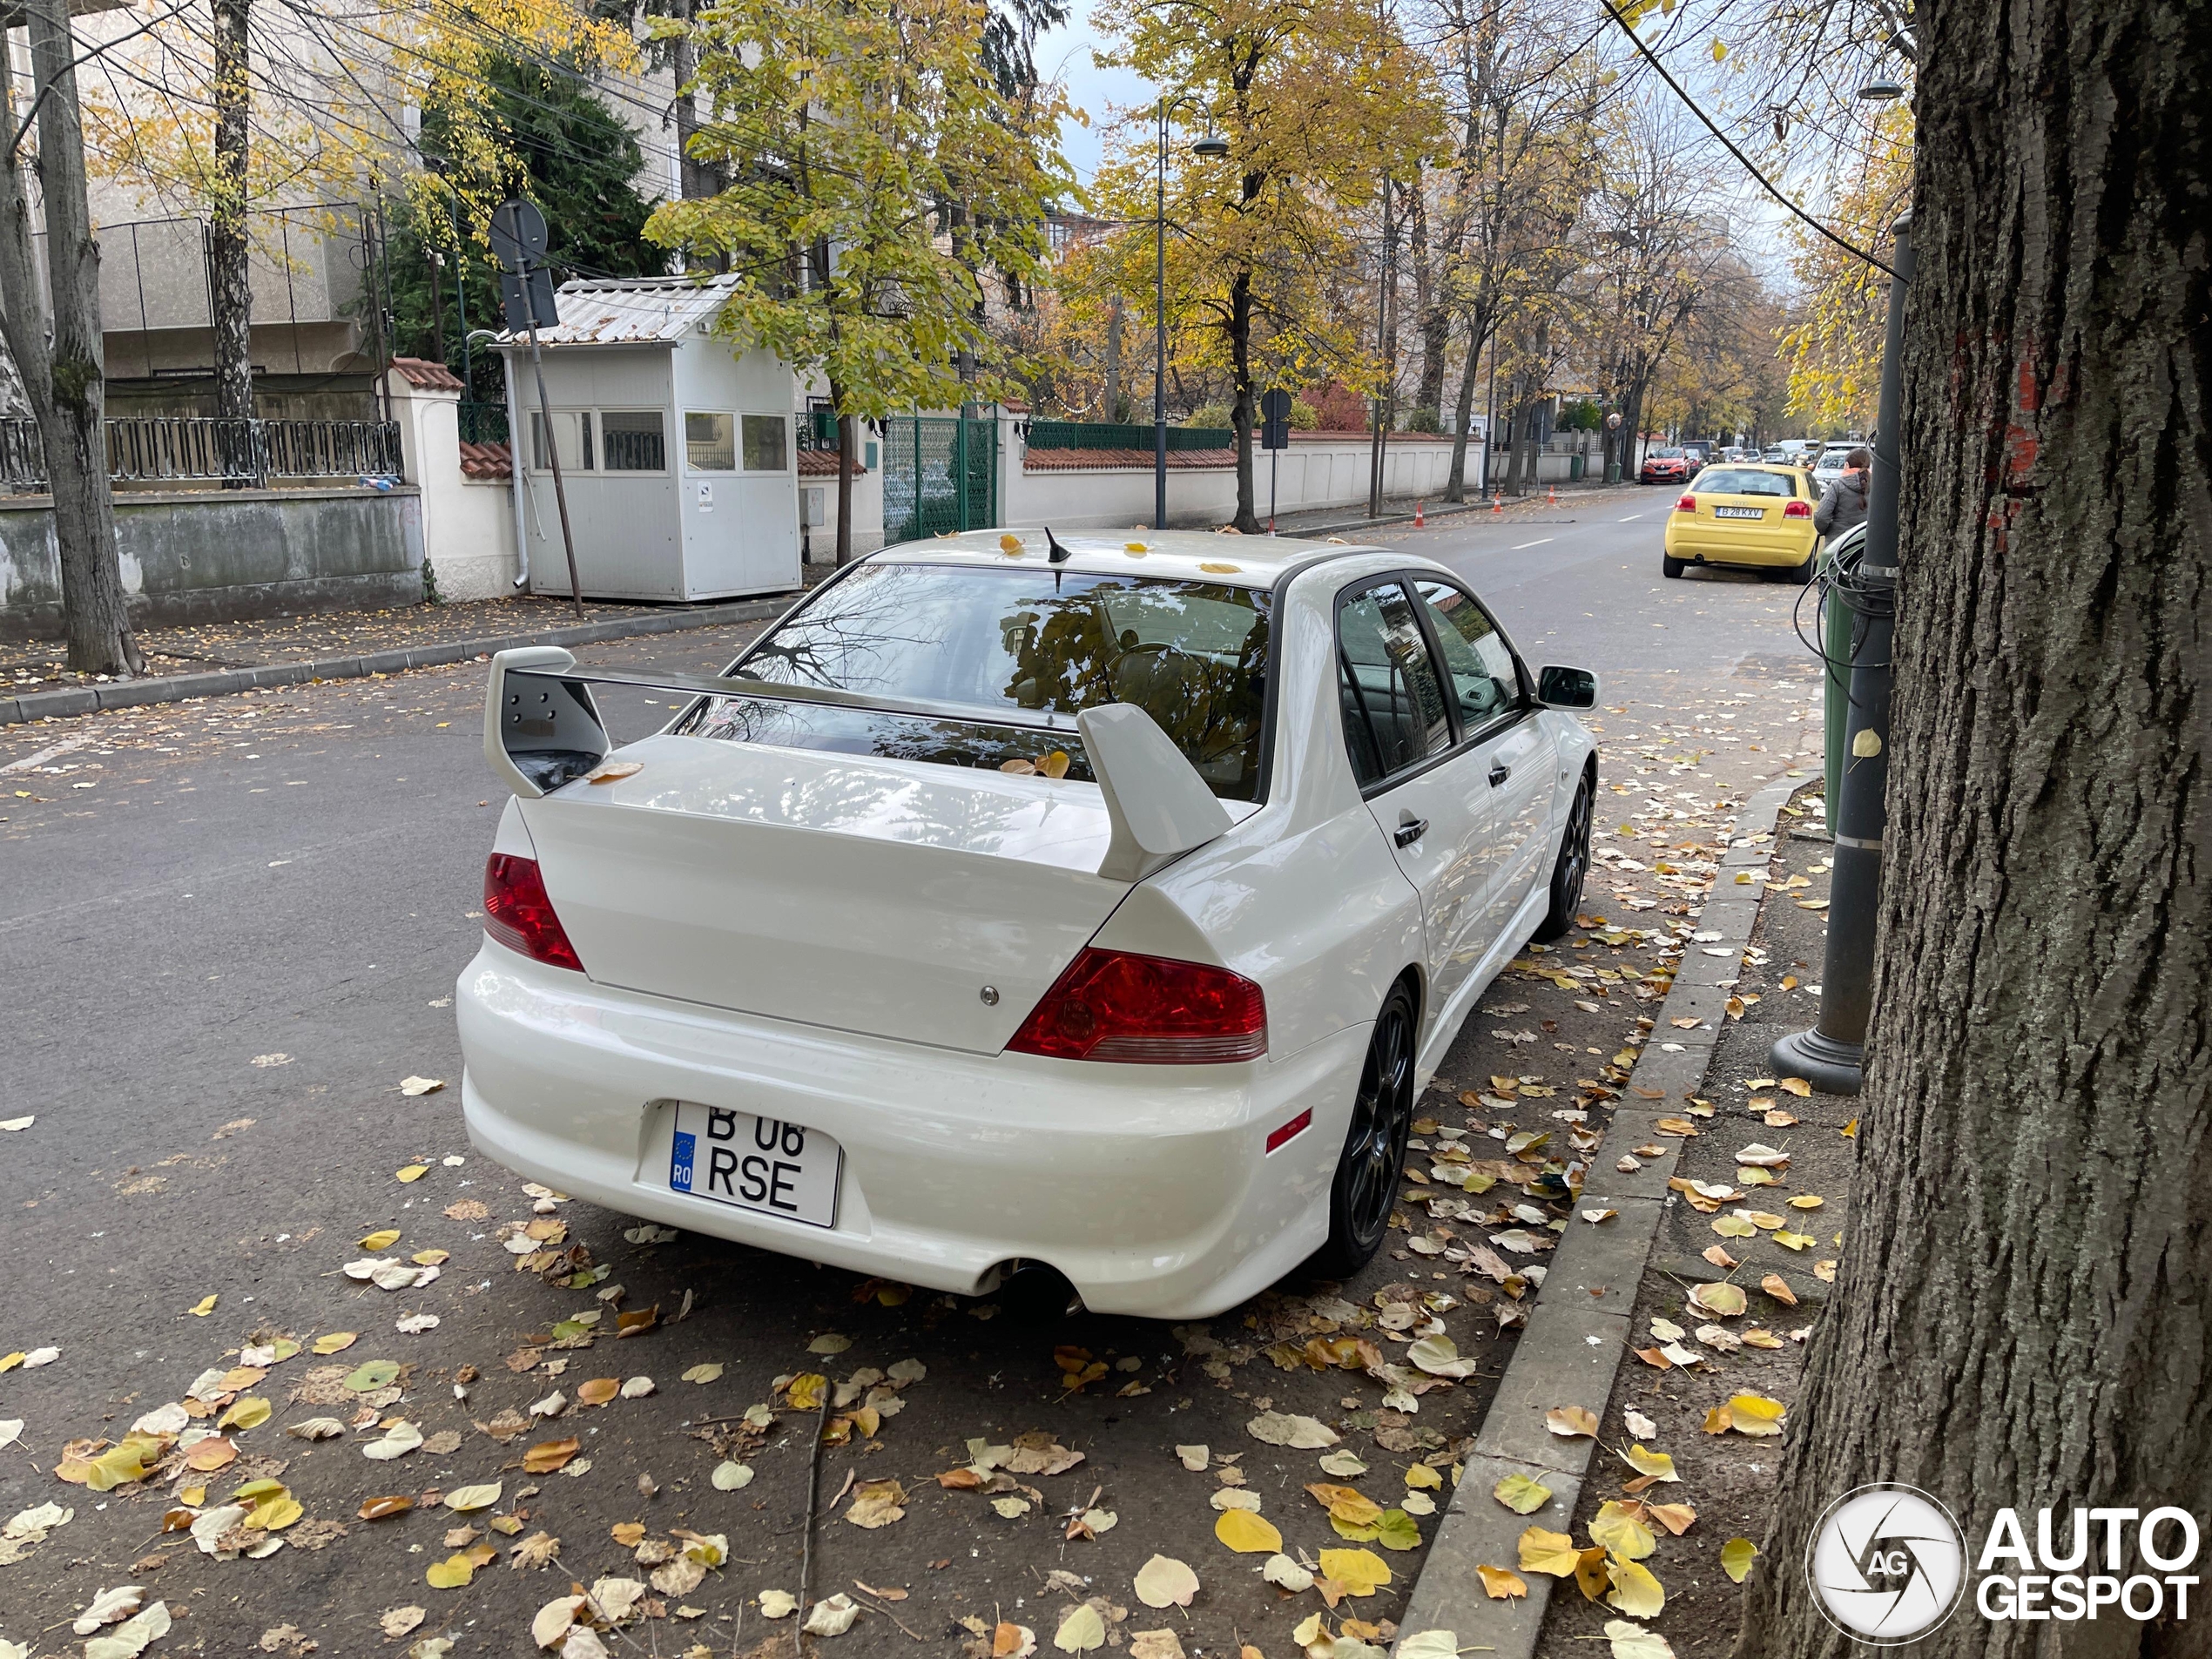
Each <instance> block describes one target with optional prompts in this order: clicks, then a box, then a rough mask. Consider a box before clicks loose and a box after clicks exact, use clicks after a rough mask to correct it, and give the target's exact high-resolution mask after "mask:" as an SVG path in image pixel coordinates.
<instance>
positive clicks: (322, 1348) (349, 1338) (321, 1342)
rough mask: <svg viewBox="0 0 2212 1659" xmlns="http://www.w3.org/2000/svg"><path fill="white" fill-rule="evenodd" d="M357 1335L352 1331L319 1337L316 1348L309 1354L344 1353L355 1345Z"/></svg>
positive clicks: (312, 1348)
mask: <svg viewBox="0 0 2212 1659" xmlns="http://www.w3.org/2000/svg"><path fill="white" fill-rule="evenodd" d="M357 1334H358V1333H357V1332H352V1331H333V1332H329V1333H328V1334H327V1335H325V1336H320V1337H317V1338H316V1339H315V1340H314V1346H313V1347H311V1348H310V1349H309V1350H308V1352H311V1353H320V1354H332V1353H342V1352H344V1351H345V1350H347V1348H350V1347H352V1346H353V1345H354V1339H355V1337H356V1336H357Z"/></svg>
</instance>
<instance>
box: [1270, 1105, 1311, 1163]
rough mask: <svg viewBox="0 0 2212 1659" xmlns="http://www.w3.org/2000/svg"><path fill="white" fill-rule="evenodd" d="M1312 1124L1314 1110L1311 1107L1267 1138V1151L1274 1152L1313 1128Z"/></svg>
mask: <svg viewBox="0 0 2212 1659" xmlns="http://www.w3.org/2000/svg"><path fill="white" fill-rule="evenodd" d="M1312 1123H1313V1110H1312V1108H1311V1107H1308V1108H1307V1109H1305V1111H1302V1112H1300V1113H1299V1114H1298V1116H1296V1117H1293V1118H1292V1119H1291V1121H1290V1122H1289V1123H1285V1124H1284V1125H1283V1127H1282V1128H1280V1129H1278V1130H1276V1131H1275V1132H1274V1133H1273V1134H1271V1135H1270V1136H1268V1137H1267V1150H1269V1151H1271V1152H1272V1151H1273V1150H1275V1149H1276V1148H1277V1147H1278V1146H1281V1145H1283V1144H1284V1143H1285V1142H1288V1141H1290V1140H1292V1139H1294V1138H1295V1137H1296V1136H1299V1135H1302V1134H1304V1133H1305V1131H1306V1130H1308V1129H1309V1128H1311V1127H1312Z"/></svg>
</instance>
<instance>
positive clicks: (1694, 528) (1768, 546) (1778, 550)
mask: <svg viewBox="0 0 2212 1659" xmlns="http://www.w3.org/2000/svg"><path fill="white" fill-rule="evenodd" d="M1688 519H1689V514H1687V513H1684V514H1683V520H1684V521H1687V520H1688ZM1817 539H1818V538H1817V536H1815V534H1814V532H1813V529H1812V526H1811V523H1810V522H1809V521H1808V522H1807V523H1805V529H1804V534H1803V535H1802V536H1791V537H1790V538H1789V539H1787V540H1784V539H1782V538H1781V537H1779V536H1777V535H1776V534H1775V533H1774V532H1773V531H1771V530H1769V531H1765V532H1764V533H1759V532H1754V533H1752V534H1748V535H1747V534H1745V533H1743V532H1742V531H1730V530H1723V529H1714V528H1713V527H1712V526H1710V525H1708V524H1691V523H1687V522H1684V523H1675V522H1672V521H1670V522H1669V523H1668V525H1667V535H1666V550H1667V556H1668V557H1669V558H1676V559H1686V560H1689V562H1691V563H1697V564H1738V565H1744V566H1747V567H1752V568H1757V569H1771V568H1773V567H1774V566H1777V565H1783V566H1787V567H1789V568H1791V569H1793V570H1794V569H1795V568H1796V567H1797V566H1798V565H1800V564H1803V563H1804V562H1805V561H1806V560H1807V559H1809V558H1811V556H1812V550H1813V543H1815V542H1816V541H1817Z"/></svg>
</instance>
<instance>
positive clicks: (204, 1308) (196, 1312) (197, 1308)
mask: <svg viewBox="0 0 2212 1659" xmlns="http://www.w3.org/2000/svg"><path fill="white" fill-rule="evenodd" d="M214 1311H215V1298H214V1297H212V1296H203V1297H201V1298H199V1301H197V1302H195V1303H193V1304H192V1306H190V1307H189V1308H187V1309H185V1312H187V1313H190V1314H192V1316H193V1317H194V1318H201V1319H204V1318H206V1317H207V1316H208V1315H209V1314H211V1313H212V1312H214Z"/></svg>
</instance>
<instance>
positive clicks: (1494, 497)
mask: <svg viewBox="0 0 2212 1659" xmlns="http://www.w3.org/2000/svg"><path fill="white" fill-rule="evenodd" d="M1490 510H1491V511H1492V512H1493V513H1499V514H1502V513H1503V512H1504V511H1505V510H1506V493H1505V491H1504V490H1502V489H1494V490H1492V491H1491V492H1490Z"/></svg>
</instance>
